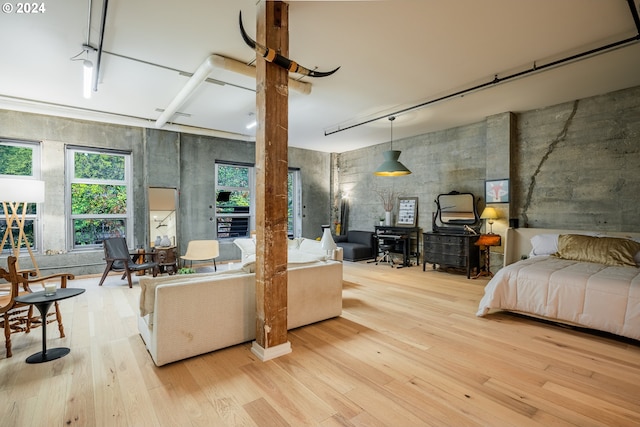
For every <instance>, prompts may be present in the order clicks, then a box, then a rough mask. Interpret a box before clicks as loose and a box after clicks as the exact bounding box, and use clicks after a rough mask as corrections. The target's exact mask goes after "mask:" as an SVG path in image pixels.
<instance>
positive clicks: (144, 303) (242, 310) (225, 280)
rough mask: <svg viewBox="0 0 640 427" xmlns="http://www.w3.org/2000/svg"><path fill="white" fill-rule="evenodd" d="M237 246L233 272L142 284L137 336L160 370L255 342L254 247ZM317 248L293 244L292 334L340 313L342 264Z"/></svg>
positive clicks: (310, 243)
mask: <svg viewBox="0 0 640 427" xmlns="http://www.w3.org/2000/svg"><path fill="white" fill-rule="evenodd" d="M243 240H249V239H243ZM302 240H307V242H304V245H300V243H302ZM239 243H244V244H245V245H244V249H243V262H242V263H241V264H242V267H240V268H237V269H235V270H229V271H219V272H217V273H202V274H190V275H177V276H169V277H156V278H152V277H141V278H140V287H141V293H140V316H139V318H138V330H139V332H140V335H141V337H142V339H143V340H144V342H145V345H146V347H147V349H148V351H149V353H150V354H151V357H152V359H153V361H154V363H155V364H156V365H157V366H162V365H165V364H167V363H171V362H175V361H177V360H182V359H186V358H188V357H192V356H197V355H200V354H204V353H208V352H211V351H214V350H218V349H221V348H225V347H229V346H232V345H236V344H240V343H243V342H247V341H253V340H254V339H255V333H256V301H255V273H254V271H255V269H254V268H253V265H254V264H253V263H254V261H253V260H254V259H255V254H254V255H253V258H252V257H251V254H248V255H247V256H244V253H246V252H250V251H251V249H250V245H248V242H239ZM247 245H248V246H247ZM254 245H255V243H254ZM301 246H302V250H301ZM319 248H320V246H319V242H316V241H313V240H309V239H298V242H292V243H291V244H290V247H289V261H290V263H289V267H288V294H287V310H288V311H287V320H288V325H287V327H288V329H293V328H297V327H300V326H304V325H308V324H310V323H314V322H318V321H321V320H325V319H329V318H332V317H336V316H339V315H340V314H341V313H342V262H340V261H338V260H334V259H327V257H326V255H324V252H322V251H321V250H319ZM314 252H315V257H314V256H310V255H313V254H314ZM335 256H337V257H338V258H340V252H338V253H336V254H335ZM296 260H297V261H296Z"/></svg>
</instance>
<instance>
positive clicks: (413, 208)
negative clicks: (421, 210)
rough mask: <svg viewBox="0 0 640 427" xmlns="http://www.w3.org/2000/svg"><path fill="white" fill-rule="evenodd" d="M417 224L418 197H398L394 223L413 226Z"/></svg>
mask: <svg viewBox="0 0 640 427" xmlns="http://www.w3.org/2000/svg"><path fill="white" fill-rule="evenodd" d="M417 224H418V198H417V197H398V215H397V217H396V225H399V226H405V227H415V226H416V225H417Z"/></svg>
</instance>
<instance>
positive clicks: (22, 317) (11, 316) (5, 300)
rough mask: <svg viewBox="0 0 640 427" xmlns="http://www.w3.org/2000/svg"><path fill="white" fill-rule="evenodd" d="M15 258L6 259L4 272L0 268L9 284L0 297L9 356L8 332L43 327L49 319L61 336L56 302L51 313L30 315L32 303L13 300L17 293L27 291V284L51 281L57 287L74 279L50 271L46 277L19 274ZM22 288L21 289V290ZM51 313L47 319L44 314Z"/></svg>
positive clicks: (0, 320) (1, 276)
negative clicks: (41, 315) (54, 282)
mask: <svg viewBox="0 0 640 427" xmlns="http://www.w3.org/2000/svg"><path fill="white" fill-rule="evenodd" d="M16 261H17V259H16V257H14V256H9V257H8V258H7V263H8V271H7V270H5V269H3V268H0V279H3V280H5V281H6V282H7V283H8V284H10V286H11V289H10V292H9V293H8V294H7V295H2V296H0V327H2V329H3V330H4V340H5V348H6V350H7V357H11V356H12V355H13V354H12V352H11V334H15V333H17V332H25V333H29V332H30V331H31V329H32V328H36V327H38V326H42V327H43V328H46V325H47V324H49V323H51V322H58V332H59V333H60V338H64V326H63V325H62V315H61V314H60V308H59V306H58V301H56V302H55V303H54V304H55V313H50V314H47V315H46V316H45V318H44V319H42V318H40V316H37V315H36V316H34V315H33V306H32V305H31V304H22V303H19V302H18V301H16V300H15V298H16V297H17V296H18V295H24V294H29V293H31V292H32V291H31V288H30V287H29V285H30V284H33V283H40V282H41V283H43V284H44V283H45V282H50V281H52V280H55V281H56V282H59V283H60V287H61V288H66V287H67V280H72V279H73V278H74V275H73V274H70V273H60V274H52V275H50V276H43V277H36V278H34V279H28V277H29V275H28V274H23V273H20V272H18V271H17V269H16ZM21 288H22V289H21ZM49 316H52V317H54V316H55V318H53V319H51V320H47V317H49Z"/></svg>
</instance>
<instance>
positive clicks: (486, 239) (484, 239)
mask: <svg viewBox="0 0 640 427" xmlns="http://www.w3.org/2000/svg"><path fill="white" fill-rule="evenodd" d="M475 244H476V245H477V246H480V250H481V251H484V267H482V269H481V270H480V272H479V273H478V274H477V275H476V276H475V277H474V279H477V278H478V277H481V276H488V277H493V273H492V272H491V255H490V249H491V246H500V245H501V244H502V238H501V237H500V235H499V234H481V235H480V237H479V238H478V240H477V241H476V243H475Z"/></svg>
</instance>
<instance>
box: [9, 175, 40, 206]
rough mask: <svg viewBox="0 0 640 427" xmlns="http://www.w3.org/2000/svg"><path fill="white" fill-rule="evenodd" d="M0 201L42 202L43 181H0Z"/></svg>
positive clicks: (12, 179)
mask: <svg viewBox="0 0 640 427" xmlns="http://www.w3.org/2000/svg"><path fill="white" fill-rule="evenodd" d="M0 201H2V202H30V203H42V202H44V181H38V180H35V179H14V178H11V179H2V180H0Z"/></svg>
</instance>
